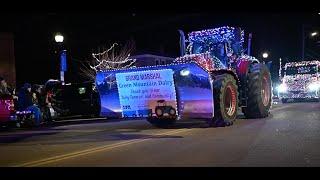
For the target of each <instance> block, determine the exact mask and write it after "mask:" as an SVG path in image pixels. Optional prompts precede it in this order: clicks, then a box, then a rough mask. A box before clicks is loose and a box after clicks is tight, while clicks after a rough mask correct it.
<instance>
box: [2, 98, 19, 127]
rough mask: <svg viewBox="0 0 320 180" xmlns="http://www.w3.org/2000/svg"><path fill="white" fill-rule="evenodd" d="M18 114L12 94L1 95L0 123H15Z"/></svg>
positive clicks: (5, 124) (7, 124)
mask: <svg viewBox="0 0 320 180" xmlns="http://www.w3.org/2000/svg"><path fill="white" fill-rule="evenodd" d="M16 121H17V116H16V113H15V107H14V101H13V98H12V96H11V95H2V96H0V125H1V126H10V125H13V124H15V123H16Z"/></svg>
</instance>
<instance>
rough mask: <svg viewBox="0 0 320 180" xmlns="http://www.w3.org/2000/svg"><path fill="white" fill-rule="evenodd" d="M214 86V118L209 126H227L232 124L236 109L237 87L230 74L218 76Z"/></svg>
mask: <svg viewBox="0 0 320 180" xmlns="http://www.w3.org/2000/svg"><path fill="white" fill-rule="evenodd" d="M213 86H214V118H213V121H212V124H211V126H215V127H219V126H229V125H232V124H233V121H235V119H236V116H237V109H238V86H237V83H236V80H235V78H234V77H233V76H232V75H230V74H224V75H218V76H216V77H215V81H214V82H213Z"/></svg>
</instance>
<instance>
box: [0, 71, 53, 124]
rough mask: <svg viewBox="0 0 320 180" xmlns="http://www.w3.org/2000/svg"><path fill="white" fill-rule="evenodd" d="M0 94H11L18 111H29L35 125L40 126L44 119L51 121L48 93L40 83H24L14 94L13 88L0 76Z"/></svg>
mask: <svg viewBox="0 0 320 180" xmlns="http://www.w3.org/2000/svg"><path fill="white" fill-rule="evenodd" d="M0 96H12V99H13V100H14V101H15V109H16V110H18V111H31V112H32V113H33V114H34V124H35V126H40V124H41V122H43V121H44V120H46V121H53V120H52V117H51V114H50V108H51V103H50V102H51V101H50V94H49V93H48V92H47V91H46V90H45V88H44V87H43V86H41V85H33V86H32V85H31V84H30V83H25V84H24V85H23V87H22V88H21V89H20V90H19V92H18V94H16V91H15V89H14V88H10V87H9V86H8V84H7V82H6V80H5V79H4V78H2V77H0Z"/></svg>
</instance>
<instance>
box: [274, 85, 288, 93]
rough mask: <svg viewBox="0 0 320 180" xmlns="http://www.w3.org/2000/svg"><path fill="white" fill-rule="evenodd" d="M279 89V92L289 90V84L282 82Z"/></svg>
mask: <svg viewBox="0 0 320 180" xmlns="http://www.w3.org/2000/svg"><path fill="white" fill-rule="evenodd" d="M277 89H278V92H279V93H284V92H287V91H288V86H287V85H286V84H280V85H279V86H278V88H277Z"/></svg>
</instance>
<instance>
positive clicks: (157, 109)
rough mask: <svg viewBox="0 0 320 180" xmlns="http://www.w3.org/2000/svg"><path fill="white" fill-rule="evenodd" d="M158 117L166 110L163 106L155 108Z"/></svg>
mask: <svg viewBox="0 0 320 180" xmlns="http://www.w3.org/2000/svg"><path fill="white" fill-rule="evenodd" d="M155 111H156V115H157V117H162V116H163V114H164V112H163V108H162V107H156V109H155Z"/></svg>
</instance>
